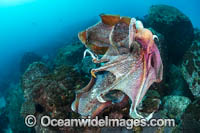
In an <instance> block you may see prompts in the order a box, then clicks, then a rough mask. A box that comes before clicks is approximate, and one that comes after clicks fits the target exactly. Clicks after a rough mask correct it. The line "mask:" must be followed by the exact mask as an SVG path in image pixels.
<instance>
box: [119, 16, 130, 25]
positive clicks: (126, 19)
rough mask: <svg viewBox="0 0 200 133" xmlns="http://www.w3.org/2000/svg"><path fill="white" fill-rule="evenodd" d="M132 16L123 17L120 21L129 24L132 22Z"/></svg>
mask: <svg viewBox="0 0 200 133" xmlns="http://www.w3.org/2000/svg"><path fill="white" fill-rule="evenodd" d="M130 21H131V18H130V17H121V19H120V21H119V22H121V23H125V24H127V25H129V24H130Z"/></svg>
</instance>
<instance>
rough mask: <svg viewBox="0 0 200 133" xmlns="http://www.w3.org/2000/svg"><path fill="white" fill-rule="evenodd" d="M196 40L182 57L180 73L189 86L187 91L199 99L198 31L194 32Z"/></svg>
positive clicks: (199, 38) (199, 47)
mask: <svg viewBox="0 0 200 133" xmlns="http://www.w3.org/2000/svg"><path fill="white" fill-rule="evenodd" d="M195 38H196V40H194V41H193V43H192V46H191V47H190V49H189V50H188V51H187V52H186V54H185V55H184V59H183V63H182V66H181V67H182V73H183V76H184V78H185V80H186V81H187V83H188V85H189V89H190V90H191V92H192V94H193V95H194V96H195V97H196V98H199V97H200V58H199V57H200V31H198V30H197V31H196V32H195Z"/></svg>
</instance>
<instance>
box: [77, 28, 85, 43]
mask: <svg viewBox="0 0 200 133" xmlns="http://www.w3.org/2000/svg"><path fill="white" fill-rule="evenodd" d="M78 38H79V40H81V42H82V43H83V44H86V40H87V33H86V31H82V32H79V33H78Z"/></svg>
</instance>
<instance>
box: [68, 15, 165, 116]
mask: <svg viewBox="0 0 200 133" xmlns="http://www.w3.org/2000/svg"><path fill="white" fill-rule="evenodd" d="M100 16H101V19H102V21H101V22H99V23H97V24H96V25H94V26H92V27H90V28H88V29H86V30H85V31H83V32H80V33H79V39H80V40H81V41H82V43H83V44H84V45H85V46H86V48H87V50H86V51H85V53H84V56H85V55H86V53H89V54H90V55H91V56H92V58H93V62H94V63H104V64H103V65H102V66H101V67H99V68H97V69H92V70H91V75H92V78H91V81H90V82H89V84H88V85H87V86H86V87H85V88H83V89H81V90H79V91H78V92H77V93H76V99H75V101H74V102H73V104H72V110H74V111H76V112H78V113H79V114H81V115H82V116H92V117H94V116H96V115H98V114H99V113H100V112H101V111H102V110H103V109H104V108H106V107H108V106H110V105H111V104H123V103H124V101H125V100H127V99H128V98H127V96H128V97H129V99H130V100H131V102H132V104H131V107H130V112H129V114H130V116H131V117H132V118H146V119H150V118H151V117H152V115H153V113H154V112H152V113H151V114H150V115H149V116H147V117H145V116H142V115H141V114H139V113H138V111H137V106H138V105H139V103H140V101H141V100H142V98H143V97H144V95H145V94H146V91H147V90H148V88H149V87H150V86H151V84H152V83H154V82H160V81H161V80H162V73H163V65H162V61H161V58H160V53H159V51H158V48H157V46H156V44H155V43H154V39H155V38H156V36H155V35H153V34H152V33H151V31H150V30H148V29H145V28H144V27H143V25H142V23H141V22H140V21H136V19H135V18H129V17H120V16H119V15H104V14H103V15H100ZM98 55H103V57H102V58H101V59H98ZM114 90H118V91H114Z"/></svg>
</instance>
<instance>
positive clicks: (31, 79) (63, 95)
mask: <svg viewBox="0 0 200 133" xmlns="http://www.w3.org/2000/svg"><path fill="white" fill-rule="evenodd" d="M87 80H88V79H85V78H84V77H83V76H81V74H80V73H78V72H77V71H75V70H74V68H73V67H70V66H64V65H62V66H59V67H56V68H55V69H54V70H53V71H49V70H48V68H47V66H46V65H45V64H44V63H42V62H34V63H33V64H31V65H30V66H29V67H28V69H27V70H26V72H25V73H24V75H23V77H22V83H21V86H22V89H23V92H24V97H25V102H24V104H23V105H22V108H21V115H22V116H26V115H28V114H34V115H36V116H37V118H39V117H40V116H41V115H44V114H46V115H49V116H51V117H52V118H63V119H64V118H73V117H74V116H78V115H76V114H75V113H73V112H72V111H71V106H70V105H71V103H72V100H73V99H74V97H75V96H74V95H75V93H74V92H75V91H76V90H77V89H79V88H80V87H82V86H83V85H85V84H84V83H85V81H87ZM37 128H38V126H37V127H36V129H37ZM41 130H42V129H41Z"/></svg>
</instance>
